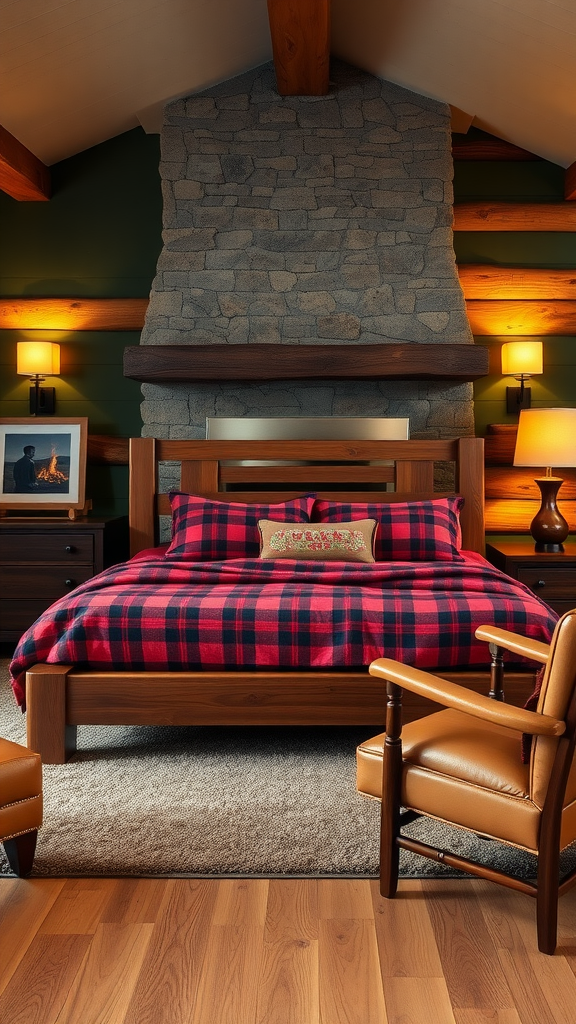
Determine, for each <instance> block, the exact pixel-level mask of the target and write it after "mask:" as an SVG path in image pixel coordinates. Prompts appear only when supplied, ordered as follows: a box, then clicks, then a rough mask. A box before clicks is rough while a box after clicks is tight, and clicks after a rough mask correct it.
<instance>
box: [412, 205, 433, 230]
mask: <svg viewBox="0 0 576 1024" xmlns="http://www.w3.org/2000/svg"><path fill="white" fill-rule="evenodd" d="M436 214H437V207H436V206H421V207H419V208H418V209H415V210H406V218H405V222H404V223H405V227H406V230H407V231H416V232H420V231H422V232H428V231H431V230H432V228H433V227H434V225H435V223H436Z"/></svg>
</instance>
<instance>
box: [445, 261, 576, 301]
mask: <svg viewBox="0 0 576 1024" xmlns="http://www.w3.org/2000/svg"><path fill="white" fill-rule="evenodd" d="M458 276H459V278H460V284H461V285H462V291H463V292H464V298H466V299H576V270H543V269H541V268H540V267H493V266H490V265H484V264H481V263H461V264H460V266H459V267H458Z"/></svg>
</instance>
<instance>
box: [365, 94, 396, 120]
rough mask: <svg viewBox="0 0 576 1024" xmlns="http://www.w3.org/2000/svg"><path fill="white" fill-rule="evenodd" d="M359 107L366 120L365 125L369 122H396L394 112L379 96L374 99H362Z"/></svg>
mask: <svg viewBox="0 0 576 1024" xmlns="http://www.w3.org/2000/svg"><path fill="white" fill-rule="evenodd" d="M361 109H362V114H363V116H364V121H365V122H368V125H367V126H369V123H370V122H373V123H376V124H384V125H395V124H396V118H395V117H394V114H393V113H392V111H391V110H390V107H389V106H388V104H387V103H386V102H385V100H383V99H382V97H381V96H379V97H378V98H376V99H369V100H363V102H362V104H361Z"/></svg>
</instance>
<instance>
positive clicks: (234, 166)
mask: <svg viewBox="0 0 576 1024" xmlns="http://www.w3.org/2000/svg"><path fill="white" fill-rule="evenodd" d="M220 166H221V167H222V174H223V175H224V180H225V181H227V182H230V181H235V182H244V181H246V179H247V178H249V177H250V175H251V174H252V172H253V170H254V161H253V160H252V157H250V156H235V155H234V156H221V157H220Z"/></svg>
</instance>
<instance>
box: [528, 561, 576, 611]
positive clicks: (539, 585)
mask: <svg viewBox="0 0 576 1024" xmlns="http://www.w3.org/2000/svg"><path fill="white" fill-rule="evenodd" d="M518 579H519V580H520V582H521V583H525V584H526V586H527V587H530V590H533V591H534V593H535V594H536V595H537V596H538V597H541V598H542V600H543V601H550V600H556V599H560V600H565V601H568V602H570V601H572V602H573V604H572V607H574V606H576V571H575V569H574V567H570V566H566V567H564V566H561V565H558V566H544V567H542V566H533V567H532V566H530V567H529V566H519V567H518Z"/></svg>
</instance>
